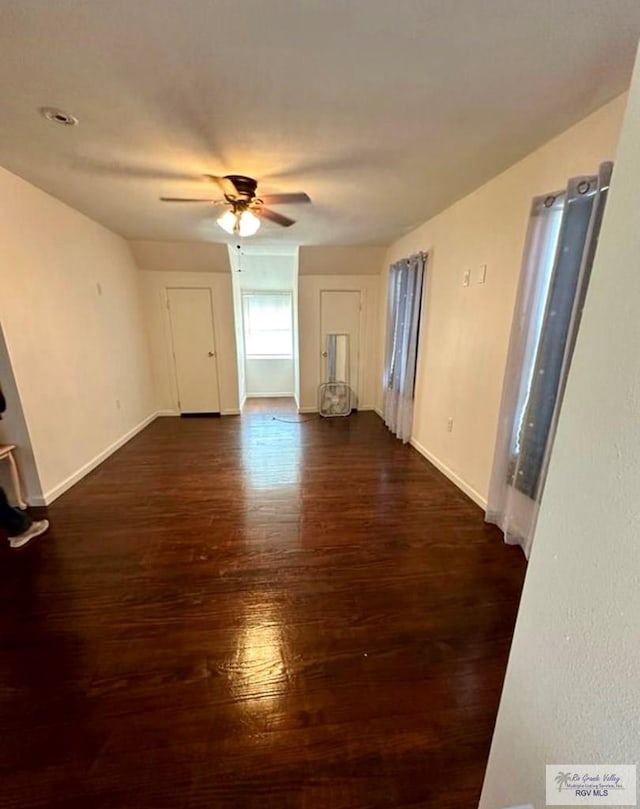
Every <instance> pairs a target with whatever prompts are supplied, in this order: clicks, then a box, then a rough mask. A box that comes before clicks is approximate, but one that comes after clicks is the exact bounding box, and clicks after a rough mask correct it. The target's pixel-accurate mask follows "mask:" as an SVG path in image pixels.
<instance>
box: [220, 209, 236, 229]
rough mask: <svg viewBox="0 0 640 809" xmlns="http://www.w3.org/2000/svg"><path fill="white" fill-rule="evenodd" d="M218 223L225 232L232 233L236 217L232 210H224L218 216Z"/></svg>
mask: <svg viewBox="0 0 640 809" xmlns="http://www.w3.org/2000/svg"><path fill="white" fill-rule="evenodd" d="M218 224H219V225H220V227H221V228H222V229H223V230H226V231H227V233H230V234H231V235H233V234H234V233H235V231H236V224H237V217H236V215H235V213H234V212H233V211H225V212H224V213H223V214H222V216H219V217H218Z"/></svg>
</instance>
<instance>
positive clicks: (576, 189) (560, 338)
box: [486, 163, 612, 557]
mask: <svg viewBox="0 0 640 809" xmlns="http://www.w3.org/2000/svg"><path fill="white" fill-rule="evenodd" d="M611 169H612V164H611V163H603V164H602V166H601V167H600V171H599V174H598V175H597V176H592V177H577V178H574V179H572V180H570V181H569V184H568V186H567V189H566V191H563V192H559V193H553V194H549V195H546V196H542V197H537V198H536V199H534V200H533V205H532V209H531V218H530V220H529V229H528V232H527V240H526V244H525V252H524V259H523V267H522V272H521V275H520V283H519V287H518V295H517V298H516V305H515V312H514V317H513V324H512V328H511V339H510V343H509V353H508V357H507V366H506V370H505V376H504V384H503V388H502V400H501V403H500V416H499V421H498V435H497V441H496V449H495V455H494V462H493V469H492V473H491V483H490V487H489V497H488V502H487V513H486V520H487V522H491V523H495V524H496V525H498V526H499V527H500V528H502V530H503V532H504V536H505V541H506V542H508V543H509V544H512V545H520V546H521V547H522V549H523V551H524V553H525V555H526V556H527V557H528V556H529V553H530V550H531V545H532V542H533V535H534V531H535V526H536V520H537V517H538V511H539V508H540V500H541V498H542V492H543V489H544V483H545V480H546V474H547V467H548V464H549V456H550V453H551V448H552V446H553V438H554V435H555V427H556V423H557V419H558V415H559V412H560V406H561V404H562V396H563V393H564V388H565V384H566V379H567V374H568V372H569V366H570V363H571V356H572V354H573V347H574V344H575V339H576V336H577V332H578V327H579V324H580V317H581V314H582V308H583V306H584V299H585V295H586V291H587V288H588V284H589V277H590V274H591V267H592V264H593V257H594V253H595V248H596V244H597V239H598V233H599V231H600V222H601V220H602V214H603V211H604V206H605V202H606V196H607V190H608V187H609V181H610V178H611Z"/></svg>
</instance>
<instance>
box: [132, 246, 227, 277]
mask: <svg viewBox="0 0 640 809" xmlns="http://www.w3.org/2000/svg"><path fill="white" fill-rule="evenodd" d="M129 247H130V248H131V252H132V253H133V257H134V259H135V261H136V264H137V265H138V267H139V268H140V269H141V270H153V271H155V272H160V271H162V272H173V271H174V270H178V271H180V272H229V252H228V250H227V245H226V244H220V243H217V242H159V241H144V240H135V239H133V240H130V241H129Z"/></svg>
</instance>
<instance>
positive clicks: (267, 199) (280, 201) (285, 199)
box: [258, 191, 311, 205]
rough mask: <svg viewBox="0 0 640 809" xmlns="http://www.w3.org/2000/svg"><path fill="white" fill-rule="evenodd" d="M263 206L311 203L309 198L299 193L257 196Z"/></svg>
mask: <svg viewBox="0 0 640 809" xmlns="http://www.w3.org/2000/svg"><path fill="white" fill-rule="evenodd" d="M258 196H259V197H260V199H261V200H262V201H263V202H264V203H265V205H298V204H300V203H302V202H311V197H310V196H309V195H308V194H305V193H304V191H300V192H299V193H297V194H259V195H258Z"/></svg>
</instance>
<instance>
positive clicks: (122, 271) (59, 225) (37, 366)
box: [0, 169, 154, 500]
mask: <svg viewBox="0 0 640 809" xmlns="http://www.w3.org/2000/svg"><path fill="white" fill-rule="evenodd" d="M0 243H1V244H2V268H1V270H0V272H1V292H0V323H1V324H2V329H3V331H4V337H5V340H6V345H7V349H8V354H9V357H10V360H11V366H12V369H13V374H14V376H15V382H16V386H17V391H18V392H19V396H20V400H21V403H22V409H23V413H24V418H25V421H26V423H27V425H28V430H29V434H30V437H31V443H32V449H33V456H34V458H35V462H36V465H37V469H38V474H39V477H40V482H41V485H42V490H43V492H44V495H45V497H46V498H47V499H48V500H50V499H52V498H53V497H55V496H57V495H58V494H60V493H61V492H62V491H64V490H65V489H66V488H68V486H69V485H71V484H72V483H73V482H75V481H76V480H77V479H79V477H81V476H82V474H84V473H85V472H86V471H88V469H89V468H91V467H92V466H93V465H95V463H97V461H98V460H100V459H101V458H102V457H104V453H105V452H106V453H108V452H109V451H110V450H111V449H113V448H114V446H117V445H118V444H119V442H120V441H121V440H122V439H123V437H124V436H127V435H128V434H130V433H131V431H134V430H136V429H137V428H138V427H139V426H140V425H141V424H142V423H144V422H145V420H147V419H149V418H150V417H151V416H152V414H153V411H154V406H153V397H152V389H151V377H150V373H149V362H148V351H147V344H146V339H145V331H144V324H143V318H142V312H141V306H140V295H139V288H138V273H137V270H136V267H135V264H134V262H133V259H132V257H131V253H130V250H129V247H128V246H127V243H126V242H125V241H124V239H122V238H120V237H119V236H116V235H115V234H113V233H111V232H110V231H108V230H106V228H104V227H102V226H101V225H98V224H96V223H95V222H93V221H92V220H90V219H88V218H87V217H85V216H84V215H82V214H80V213H78V212H77V211H75V210H73V209H72V208H69V207H68V206H67V205H64V204H63V203H61V202H59V201H58V200H56V199H54V198H53V197H51V196H49V195H48V194H45V193H44V192H43V191H40V190H39V189H37V188H35V187H34V186H32V185H30V184H29V183H27V182H25V181H24V180H22V179H20V178H19V177H16V176H15V175H13V174H10V173H9V172H7V171H5V170H4V169H0ZM117 402H119V407H118V405H117ZM30 494H32V493H31V492H30ZM35 494H36V499H37V495H38V493H37V492H36V493H35Z"/></svg>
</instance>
